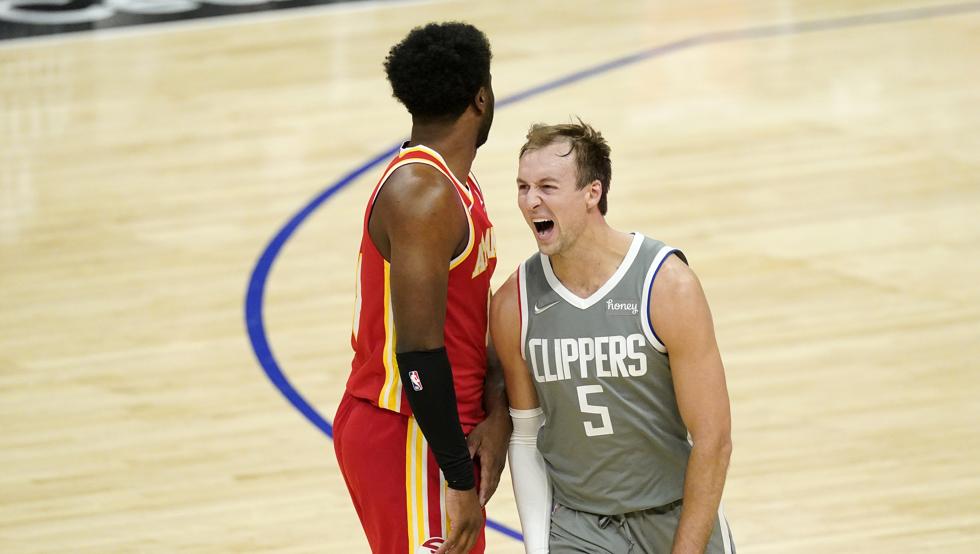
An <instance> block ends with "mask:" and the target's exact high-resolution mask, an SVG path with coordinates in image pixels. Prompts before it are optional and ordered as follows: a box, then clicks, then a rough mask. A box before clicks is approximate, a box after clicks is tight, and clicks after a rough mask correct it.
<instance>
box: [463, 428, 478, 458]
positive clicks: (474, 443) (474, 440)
mask: <svg viewBox="0 0 980 554" xmlns="http://www.w3.org/2000/svg"><path fill="white" fill-rule="evenodd" d="M480 442H481V441H480V438H479V437H478V436H475V435H474V434H472V433H471V434H470V436H468V437H466V446H467V447H468V448H469V449H470V458H472V457H474V456H476V451H477V450H479V449H480Z"/></svg>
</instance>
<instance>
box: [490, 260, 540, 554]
mask: <svg viewBox="0 0 980 554" xmlns="http://www.w3.org/2000/svg"><path fill="white" fill-rule="evenodd" d="M490 333H491V335H492V336H493V341H494V344H495V345H496V349H497V355H498V357H499V358H500V364H501V366H502V367H503V369H504V379H505V381H506V383H507V398H508V401H509V402H510V408H511V409H510V413H511V416H512V418H513V422H514V432H513V434H512V435H511V440H510V449H509V454H510V472H511V480H512V481H513V483H514V497H515V500H516V501H517V512H518V515H519V516H520V519H521V527H522V529H523V530H524V548H525V551H526V552H528V553H529V554H540V553H547V552H548V535H549V533H550V529H551V484H550V483H549V482H548V475H547V473H546V467H545V463H544V458H543V457H542V456H541V452H539V451H538V448H537V432H538V429H539V428H540V427H541V425H542V424H543V423H544V416H543V415H542V412H541V408H540V407H539V403H538V395H537V393H536V392H535V390H534V383H532V382H531V374H530V372H529V371H528V369H527V365H525V363H524V359H523V358H522V357H521V343H520V341H521V336H520V334H521V315H520V307H519V305H518V294H517V276H516V274H515V275H511V277H510V278H509V279H508V280H507V282H506V283H504V285H503V286H502V287H500V290H498V291H497V293H496V294H495V295H494V297H493V302H492V303H491V304H490Z"/></svg>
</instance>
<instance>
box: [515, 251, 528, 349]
mask: <svg viewBox="0 0 980 554" xmlns="http://www.w3.org/2000/svg"><path fill="white" fill-rule="evenodd" d="M524 266H525V263H523V262H522V263H521V265H520V266H519V267H518V268H517V308H518V310H520V312H521V359H523V360H524V361H527V356H526V355H525V352H524V344H525V343H526V342H527V273H526V271H525V269H524Z"/></svg>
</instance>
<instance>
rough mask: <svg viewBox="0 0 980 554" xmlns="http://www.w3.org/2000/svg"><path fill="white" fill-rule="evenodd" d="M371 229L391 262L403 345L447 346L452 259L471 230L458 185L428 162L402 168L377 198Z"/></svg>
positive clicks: (398, 330)
mask: <svg viewBox="0 0 980 554" xmlns="http://www.w3.org/2000/svg"><path fill="white" fill-rule="evenodd" d="M368 229H369V232H370V234H371V240H372V241H373V242H374V244H375V246H377V247H378V250H379V251H380V252H381V255H382V256H384V258H385V259H386V260H388V262H389V263H390V279H391V303H392V308H393V310H394V320H395V336H396V338H397V341H398V351H399V352H408V351H413V350H432V349H435V348H439V347H442V346H443V345H444V341H445V338H444V325H445V321H446V298H447V295H448V290H449V262H450V261H451V260H452V258H453V254H454V253H455V252H456V251H457V250H458V249H459V246H460V244H461V243H465V241H466V240H467V238H468V237H467V233H468V232H469V231H468V229H467V224H466V216H465V215H464V214H463V212H462V209H461V205H460V202H459V199H458V198H457V195H456V192H455V191H454V190H453V187H452V185H451V184H450V183H449V182H448V181H447V180H446V178H445V177H444V176H443V175H442V174H441V173H439V171H437V170H436V169H434V168H431V167H428V166H426V165H423V164H411V165H407V166H404V167H402V168H400V169H398V170H396V171H395V173H394V174H393V175H392V176H391V177H390V178H389V179H388V182H387V183H386V184H385V186H384V187H383V188H382V189H381V192H380V193H379V195H378V198H377V199H376V200H375V204H374V209H373V211H372V212H371V219H370V221H369V223H368Z"/></svg>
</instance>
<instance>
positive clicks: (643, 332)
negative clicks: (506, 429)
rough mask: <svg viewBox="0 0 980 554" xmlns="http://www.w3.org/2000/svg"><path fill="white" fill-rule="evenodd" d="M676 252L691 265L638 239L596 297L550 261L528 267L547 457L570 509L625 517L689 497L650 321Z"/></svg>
mask: <svg viewBox="0 0 980 554" xmlns="http://www.w3.org/2000/svg"><path fill="white" fill-rule="evenodd" d="M671 253H674V254H677V255H678V256H680V257H681V259H684V255H683V254H682V253H681V252H680V251H679V250H676V249H674V248H671V247H669V246H666V245H664V243H662V242H660V241H657V240H653V239H649V238H645V237H644V236H643V235H640V234H639V233H636V234H634V237H633V242H632V244H631V246H630V249H629V252H628V253H627V254H626V257H625V258H624V259H623V261H622V263H621V264H620V266H619V268H618V269H617V270H616V272H615V273H614V274H613V276H612V277H611V278H610V279H609V281H607V282H606V283H605V284H604V285H603V286H602V287H601V288H600V289H599V290H598V291H596V292H595V294H593V295H592V296H590V297H589V298H586V299H583V298H579V297H578V296H576V295H575V294H573V293H572V292H571V291H569V290H568V289H566V288H565V286H564V285H562V284H561V282H560V281H559V280H558V278H557V277H556V276H555V274H554V272H553V271H552V268H551V261H550V259H549V258H548V257H547V256H545V255H543V254H535V255H533V256H531V257H530V258H529V259H528V260H527V261H525V262H524V263H523V264H521V266H520V269H519V272H520V274H519V278H520V279H519V287H520V298H521V354H522V356H523V357H524V359H525V361H526V362H527V366H528V368H529V369H530V370H531V376H532V379H533V381H534V387H535V389H536V390H537V393H538V398H539V400H540V401H541V407H542V408H543V409H544V414H545V417H546V422H545V424H544V426H543V427H542V428H541V430H540V431H539V432H538V449H539V450H540V451H541V454H542V455H543V456H544V459H545V462H546V464H547V468H548V476H549V477H550V479H551V483H552V486H553V487H554V497H555V500H556V501H557V502H558V503H560V504H563V505H565V506H568V507H571V508H574V509H576V510H580V511H584V512H590V513H594V514H604V515H615V514H623V513H627V512H634V511H637V510H645V509H648V508H654V507H658V506H663V505H665V504H669V503H671V502H673V501H675V500H677V499H679V498H681V497H682V496H683V489H684V472H685V469H686V468H687V460H688V456H689V455H690V452H691V447H690V443H689V442H688V434H687V427H686V426H685V425H684V422H683V421H682V420H681V416H680V413H679V412H678V409H677V400H676V398H675V397H674V384H673V380H672V379H671V374H670V364H669V362H668V359H667V354H666V348H665V347H664V345H663V344H662V343H661V342H660V340H659V338H658V337H657V336H656V334H655V332H654V330H653V328H652V327H651V324H650V318H649V305H650V304H649V303H650V301H651V299H650V293H651V289H652V285H653V280H654V278H655V277H656V274H657V271H658V270H659V269H660V266H661V265H662V264H663V262H664V260H665V259H666V258H667V256H668V255H670V254H671ZM685 261H686V260H685Z"/></svg>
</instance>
